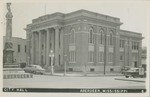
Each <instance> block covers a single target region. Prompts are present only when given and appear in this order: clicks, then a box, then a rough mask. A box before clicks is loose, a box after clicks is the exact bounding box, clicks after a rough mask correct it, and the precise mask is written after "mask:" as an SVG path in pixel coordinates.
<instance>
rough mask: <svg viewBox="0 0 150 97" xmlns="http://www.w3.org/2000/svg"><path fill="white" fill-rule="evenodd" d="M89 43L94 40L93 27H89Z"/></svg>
mask: <svg viewBox="0 0 150 97" xmlns="http://www.w3.org/2000/svg"><path fill="white" fill-rule="evenodd" d="M89 43H91V44H93V43H94V41H93V29H92V28H90V30H89Z"/></svg>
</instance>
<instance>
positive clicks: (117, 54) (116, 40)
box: [113, 30, 120, 66]
mask: <svg viewBox="0 0 150 97" xmlns="http://www.w3.org/2000/svg"><path fill="white" fill-rule="evenodd" d="M116 31H117V32H116V36H115V37H114V44H113V45H114V55H115V56H114V66H119V60H120V51H119V47H120V44H119V42H120V38H119V30H116Z"/></svg>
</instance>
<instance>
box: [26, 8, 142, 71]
mask: <svg viewBox="0 0 150 97" xmlns="http://www.w3.org/2000/svg"><path fill="white" fill-rule="evenodd" d="M121 24H123V23H121V22H120V19H119V18H116V17H112V16H108V15H103V14H99V13H95V12H90V11H87V10H78V11H75V12H71V13H68V14H64V13H59V12H56V13H53V14H50V15H44V16H41V17H39V18H36V19H33V20H32V23H31V24H29V25H27V27H26V28H25V30H26V32H27V57H29V58H30V63H31V64H37V65H41V66H43V67H48V66H50V63H51V60H50V57H49V53H50V50H53V51H54V55H55V57H54V64H53V65H54V66H55V67H60V68H64V64H65V63H66V68H67V70H68V71H85V70H86V71H89V72H105V73H107V72H120V71H121V69H123V68H125V67H126V66H129V67H138V66H140V65H141V60H140V59H141V47H142V46H141V45H142V42H141V41H142V34H140V33H135V32H130V31H125V30H121V29H120V25H121Z"/></svg>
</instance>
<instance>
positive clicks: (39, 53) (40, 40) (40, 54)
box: [38, 31, 42, 65]
mask: <svg viewBox="0 0 150 97" xmlns="http://www.w3.org/2000/svg"><path fill="white" fill-rule="evenodd" d="M38 33H39V65H41V53H42V52H41V47H42V45H41V33H42V32H41V31H38Z"/></svg>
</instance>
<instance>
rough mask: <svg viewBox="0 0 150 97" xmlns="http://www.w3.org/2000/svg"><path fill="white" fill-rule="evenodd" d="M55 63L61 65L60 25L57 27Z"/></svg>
mask: <svg viewBox="0 0 150 97" xmlns="http://www.w3.org/2000/svg"><path fill="white" fill-rule="evenodd" d="M55 65H59V27H55Z"/></svg>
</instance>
